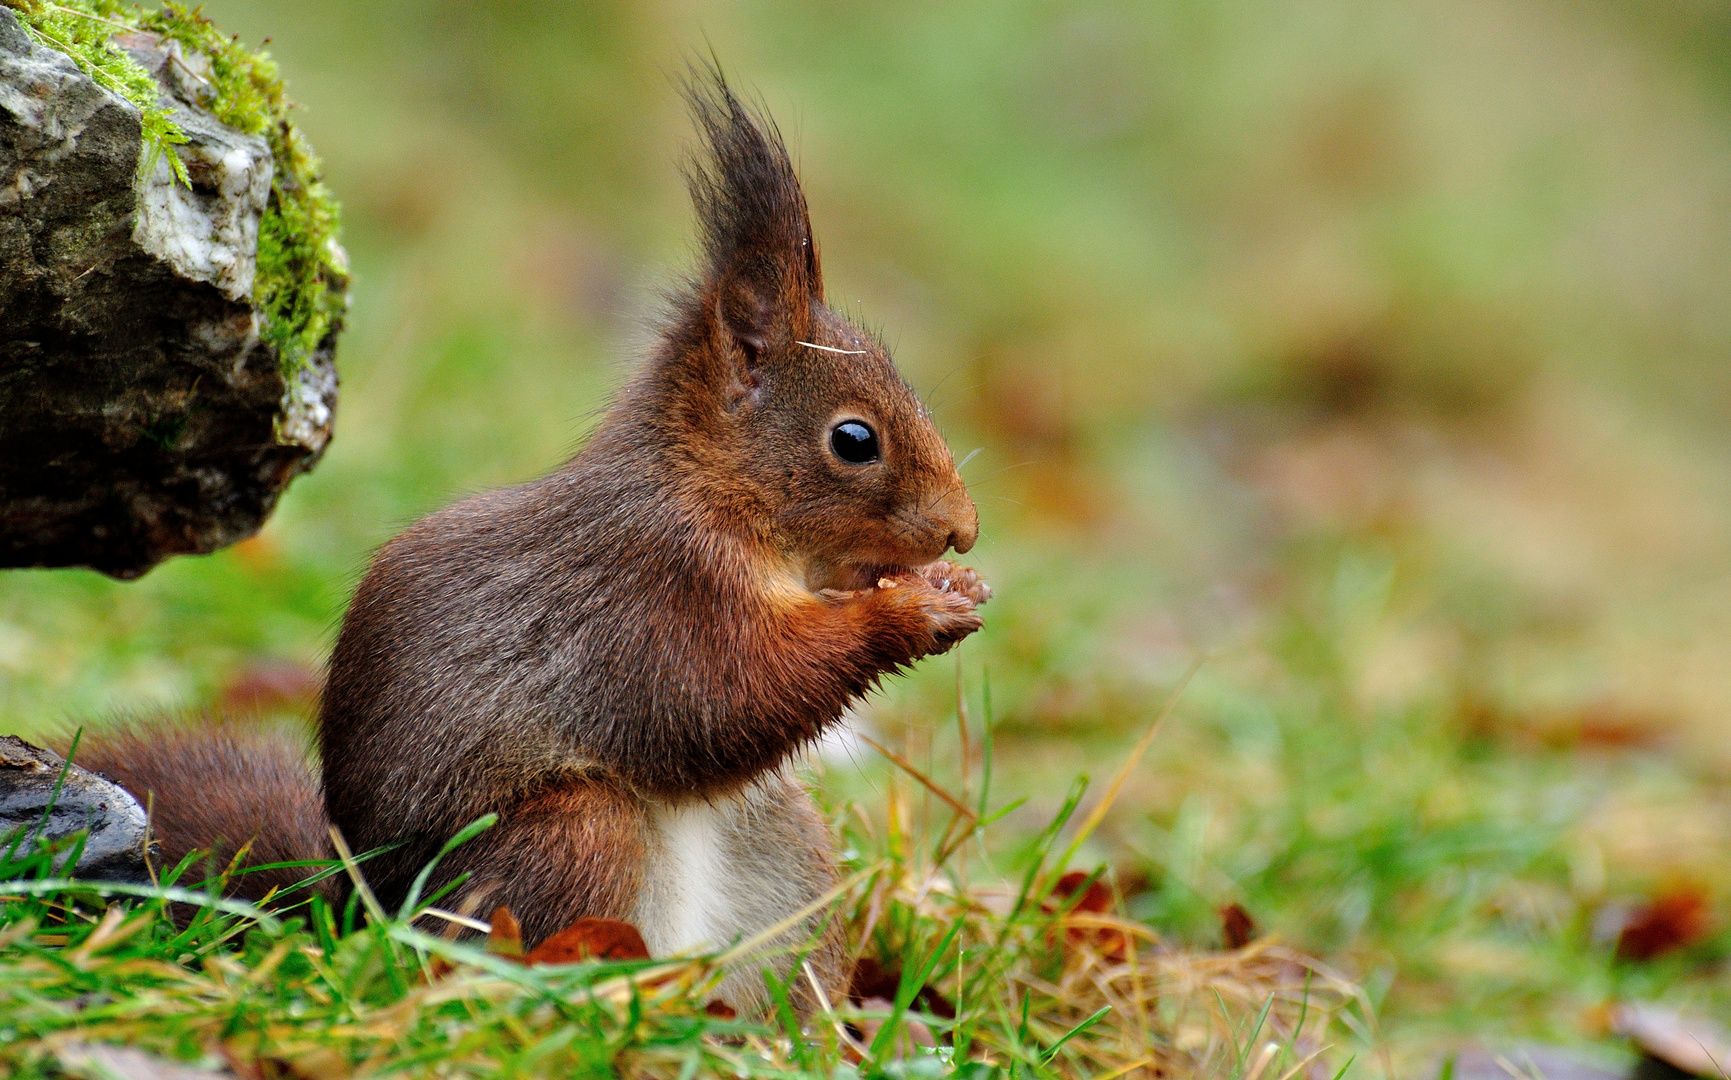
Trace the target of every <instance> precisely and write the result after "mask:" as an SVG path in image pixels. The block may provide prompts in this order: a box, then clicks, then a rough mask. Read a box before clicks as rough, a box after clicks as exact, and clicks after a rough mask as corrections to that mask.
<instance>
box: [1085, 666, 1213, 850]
mask: <svg viewBox="0 0 1731 1080" xmlns="http://www.w3.org/2000/svg"><path fill="white" fill-rule="evenodd" d="M1206 659H1207V657H1206V656H1199V657H1197V658H1196V659H1195V660H1194V661H1193V662H1192V663H1191V664H1190V667H1189V668H1188V669H1187V670H1186V671H1185V672H1184V675H1183V677H1182V678H1180V679H1179V680H1178V685H1177V686H1175V687H1173V688H1172V693H1170V694H1168V695H1167V697H1166V704H1165V705H1164V706H1162V707H1161V709H1160V712H1159V713H1158V714H1157V715H1156V716H1155V717H1154V722H1153V723H1151V724H1149V725H1148V730H1147V731H1145V732H1143V733H1142V737H1141V738H1140V739H1137V740H1136V745H1135V746H1133V747H1131V749H1130V755H1129V756H1128V757H1126V758H1125V759H1124V764H1123V765H1122V766H1121V767H1120V768H1119V769H1118V775H1117V776H1114V777H1113V778H1112V783H1111V784H1109V785H1108V786H1107V788H1106V794H1104V795H1102V796H1101V797H1100V801H1099V802H1098V803H1096V804H1095V805H1094V809H1092V810H1090V811H1088V816H1087V817H1085V818H1083V819H1082V824H1081V825H1080V826H1078V827H1077V829H1076V835H1075V837H1074V838H1073V839H1071V841H1070V846H1069V848H1068V849H1066V850H1065V852H1064V857H1063V858H1061V859H1059V860H1058V861H1057V862H1055V863H1053V864H1052V865H1053V867H1054V868H1055V869H1057V870H1058V872H1059V873H1062V872H1063V871H1064V868H1065V867H1067V866H1069V865H1070V860H1071V859H1073V858H1075V857H1076V852H1078V851H1080V850H1081V848H1082V844H1083V843H1084V842H1085V841H1086V840H1087V839H1088V837H1089V836H1091V835H1093V832H1094V830H1095V829H1097V828H1099V827H1100V822H1102V821H1104V820H1105V819H1106V813H1107V811H1109V810H1111V809H1112V804H1113V803H1115V802H1117V801H1118V794H1119V793H1120V792H1122V791H1123V790H1124V784H1125V783H1126V782H1127V781H1128V780H1129V779H1130V774H1131V773H1133V772H1135V771H1136V766H1137V765H1139V764H1140V763H1141V761H1142V755H1143V754H1145V753H1147V752H1148V748H1149V747H1150V746H1152V745H1153V744H1154V736H1155V735H1157V734H1159V733H1160V726H1161V725H1162V724H1164V723H1165V722H1166V718H1167V717H1169V716H1171V715H1172V710H1174V709H1176V708H1177V707H1178V699H1179V698H1181V697H1183V696H1184V689H1185V687H1187V686H1189V685H1190V680H1191V679H1193V678H1195V677H1196V673H1197V672H1198V671H1200V670H1202V663H1203V661H1204V660H1206Z"/></svg>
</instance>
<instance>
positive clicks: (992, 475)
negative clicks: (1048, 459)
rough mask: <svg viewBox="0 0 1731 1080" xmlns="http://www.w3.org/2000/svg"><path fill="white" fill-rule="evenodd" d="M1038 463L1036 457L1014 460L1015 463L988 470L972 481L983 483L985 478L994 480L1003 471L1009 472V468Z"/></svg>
mask: <svg viewBox="0 0 1731 1080" xmlns="http://www.w3.org/2000/svg"><path fill="white" fill-rule="evenodd" d="M1039 463H1040V462H1039V460H1038V459H1037V458H1030V459H1029V460H1027V461H1018V462H1016V463H1015V464H1014V465H1005V466H1004V467H1003V468H1001V469H998V470H997V471H995V472H989V473H987V474H986V475H984V476H982V477H980V478H979V479H978V480H975V481H974V483H976V484H983V483H985V482H986V481H987V480H995V479H997V478H998V477H1000V476H1002V475H1004V474H1005V473H1007V472H1009V471H1010V470H1011V469H1025V468H1027V467H1028V466H1029V465H1038V464H1039Z"/></svg>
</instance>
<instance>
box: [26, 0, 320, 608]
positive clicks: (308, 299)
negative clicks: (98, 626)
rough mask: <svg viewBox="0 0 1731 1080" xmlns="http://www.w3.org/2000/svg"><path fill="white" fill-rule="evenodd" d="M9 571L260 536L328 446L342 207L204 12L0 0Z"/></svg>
mask: <svg viewBox="0 0 1731 1080" xmlns="http://www.w3.org/2000/svg"><path fill="white" fill-rule="evenodd" d="M0 211H4V212H3V213H0V565H14V566H19V565H75V564H81V565H89V566H94V567H96V568H98V569H102V570H104V571H107V572H109V573H114V574H118V575H123V576H130V575H135V574H138V573H142V572H143V571H144V570H145V569H148V568H149V567H150V566H152V565H154V564H155V563H156V562H158V561H160V560H161V559H162V558H164V557H166V556H168V555H171V554H177V553H182V552H203V551H210V550H214V549H215V548H217V547H220V546H222V545H224V544H227V543H231V542H233V541H234V540H237V539H240V538H242V537H244V536H247V535H250V534H251V533H252V532H254V531H256V530H257V528H258V527H259V525H260V524H262V523H263V521H264V519H265V517H266V516H267V515H268V514H269V513H270V511H271V509H272V508H273V507H274V506H275V503H276V499H277V496H278V495H279V494H280V492H281V490H282V488H283V487H284V486H286V485H287V483H288V482H289V480H291V479H292V478H293V477H294V476H295V475H298V474H299V473H300V472H302V471H305V469H307V468H309V467H311V465H312V464H313V462H315V461H316V460H317V458H318V457H319V455H320V454H321V453H322V452H323V450H324V447H325V444H326V442H327V441H328V440H329V437H330V428H331V420H332V414H333V409H334V407H335V400H336V370H335V367H334V363H333V357H334V350H335V342H336V336H337V333H338V331H339V330H340V328H341V320H342V315H343V311H344V306H345V303H346V289H347V274H346V268H345V259H344V256H343V253H342V249H341V248H340V247H339V246H338V244H337V240H336V230H337V209H336V205H335V203H334V202H333V201H332V200H331V199H330V197H329V195H328V193H327V192H326V191H325V189H324V186H323V184H322V183H321V182H320V180H319V177H318V163H317V160H316V159H315V158H314V157H313V155H312V153H311V151H310V149H309V148H308V147H307V145H306V143H305V141H304V140H303V139H302V138H301V136H300V135H299V133H298V132H297V131H296V130H295V128H294V127H293V125H292V124H291V123H290V122H289V119H288V105H287V102H286V101H285V99H284V97H283V92H282V83H281V80H280V78H279V77H278V75H277V72H276V69H275V66H274V64H273V63H272V62H271V61H270V59H269V57H268V56H265V55H264V54H260V53H252V52H249V51H247V50H246V49H244V48H242V47H241V46H240V45H239V44H238V43H237V42H236V41H235V40H234V39H232V38H224V37H223V36H222V35H221V34H219V33H218V32H217V31H216V29H215V28H214V27H213V26H212V25H211V24H210V22H209V21H208V20H206V19H204V18H203V17H202V16H201V15H199V14H197V13H195V12H189V11H187V10H186V9H184V8H181V7H179V6H175V5H169V6H167V7H165V8H164V9H163V10H161V11H159V12H155V13H145V12H139V11H136V10H132V11H126V10H122V9H121V8H120V7H119V5H118V4H114V3H111V2H109V0H67V2H66V3H63V4H49V3H43V2H39V0H0Z"/></svg>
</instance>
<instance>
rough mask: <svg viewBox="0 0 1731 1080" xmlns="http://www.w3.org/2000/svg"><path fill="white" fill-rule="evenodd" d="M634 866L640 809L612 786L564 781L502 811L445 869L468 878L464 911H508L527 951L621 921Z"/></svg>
mask: <svg viewBox="0 0 1731 1080" xmlns="http://www.w3.org/2000/svg"><path fill="white" fill-rule="evenodd" d="M642 861H643V808H642V806H641V805H640V804H638V803H637V802H636V801H634V800H632V799H631V798H629V797H628V796H626V795H625V794H624V793H623V792H621V791H620V790H619V789H618V788H616V787H614V786H612V785H609V784H596V783H591V782H588V781H583V780H572V781H567V782H564V783H556V784H553V785H550V786H548V787H547V788H545V789H543V790H541V791H537V792H535V793H534V794H531V795H529V796H527V797H526V798H524V799H523V800H522V801H521V802H519V803H517V804H516V805H515V806H513V807H510V808H509V809H508V810H507V811H506V812H505V814H504V815H503V820H501V821H500V823H499V824H498V825H496V826H494V827H493V828H491V829H489V830H487V831H486V832H484V833H482V834H481V835H480V836H479V837H477V838H476V839H474V840H472V841H470V842H469V843H467V844H465V845H464V846H462V847H460V848H458V849H457V850H456V851H454V852H452V853H451V855H450V856H449V865H448V866H447V867H446V868H445V869H446V871H447V873H448V874H449V875H451V876H453V877H454V876H455V875H457V874H461V873H470V874H472V877H471V879H470V881H469V882H468V884H467V885H466V886H465V888H464V890H463V894H464V904H463V906H464V907H466V908H468V909H470V910H473V911H475V912H478V913H482V914H485V913H486V912H488V911H491V910H493V908H494V907H497V906H501V905H502V906H504V907H508V908H510V909H511V912H512V914H514V915H516V916H517V918H518V923H519V926H520V927H521V933H522V938H523V940H524V941H525V942H529V943H531V946H532V945H533V943H535V942H539V941H542V940H543V939H545V938H546V937H548V936H549V935H551V934H553V933H554V932H556V931H558V930H561V929H563V928H565V927H567V926H570V925H571V924H572V923H574V922H576V921H577V920H578V919H580V918H583V917H584V916H598V917H600V918H606V919H627V918H629V917H630V915H631V903H632V901H633V899H635V897H636V896H637V887H638V881H639V878H640V877H641V874H640V871H639V865H640V864H641V863H642Z"/></svg>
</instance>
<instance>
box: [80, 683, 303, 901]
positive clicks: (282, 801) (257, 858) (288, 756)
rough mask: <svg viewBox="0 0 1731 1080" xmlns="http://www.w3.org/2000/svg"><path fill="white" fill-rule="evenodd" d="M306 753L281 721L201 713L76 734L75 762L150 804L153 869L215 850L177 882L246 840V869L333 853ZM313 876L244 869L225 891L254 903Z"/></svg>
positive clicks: (227, 858) (192, 877) (219, 864)
mask: <svg viewBox="0 0 1731 1080" xmlns="http://www.w3.org/2000/svg"><path fill="white" fill-rule="evenodd" d="M307 751H308V748H307V746H306V745H305V742H304V741H299V740H296V739H295V738H294V737H293V736H292V735H291V734H289V733H288V732H286V731H284V730H283V729H281V728H279V727H274V726H270V725H266V724H262V723H253V722H247V721H243V720H235V719H218V718H215V717H199V718H195V719H189V720H182V721H167V722H158V723H130V724H121V725H117V726H115V727H113V728H109V729H107V730H104V731H102V732H101V733H99V734H98V735H96V736H93V737H88V738H86V739H84V740H82V741H81V742H80V744H79V748H78V755H77V760H78V764H80V765H82V766H84V767H85V768H87V769H92V770H95V771H96V772H99V773H102V774H103V775H105V776H107V777H108V778H109V779H110V780H113V781H114V782H115V783H117V784H119V785H120V786H121V787H123V788H125V789H126V790H127V791H128V792H130V793H131V794H132V796H133V797H134V798H136V799H137V800H138V801H139V803H140V804H141V805H145V806H148V807H150V810H151V818H150V827H151V836H152V837H153V839H154V840H155V841H156V846H157V857H156V863H157V865H158V867H159V868H163V869H166V868H172V867H175V866H178V865H180V861H181V860H182V859H184V858H185V857H186V856H187V855H188V854H190V853H192V852H193V851H199V850H203V851H209V852H210V853H211V856H210V858H208V859H206V860H204V861H202V862H199V863H196V864H194V865H193V866H191V867H190V868H189V869H188V871H187V873H186V874H185V875H184V876H183V877H182V879H181V881H180V884H183V885H193V884H196V883H197V882H199V881H201V880H203V879H204V878H205V877H206V876H207V875H210V874H215V873H219V872H221V871H222V870H225V869H227V868H228V865H229V863H230V862H231V861H232V860H233V858H234V856H235V853H236V852H238V851H239V850H240V848H241V847H242V845H245V844H248V843H250V844H251V845H252V846H251V848H250V849H249V850H248V852H247V858H246V859H245V860H244V861H243V862H242V864H241V866H242V867H247V866H263V865H266V864H268V863H278V862H304V861H311V860H316V859H329V858H331V844H330V838H329V834H328V833H327V832H326V825H325V812H324V807H323V806H322V805H321V803H320V800H319V791H318V780H317V777H316V775H315V773H314V771H313V769H312V767H311V765H310V764H309V762H308V752H307ZM314 872H315V871H314V870H312V869H288V868H285V869H280V870H261V871H258V872H256V873H250V874H240V875H237V876H236V877H235V878H234V879H233V881H232V885H231V887H230V889H229V893H230V895H233V896H239V897H242V898H243V899H247V900H257V899H259V898H260V897H262V896H264V895H265V894H266V893H267V892H269V891H270V890H271V889H273V888H279V889H286V888H288V887H289V886H291V885H293V884H295V883H296V882H298V881H301V880H303V879H305V878H307V877H309V876H311V875H312V874H313V873H314ZM303 896H304V894H301V896H297V898H301V897H303Z"/></svg>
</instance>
